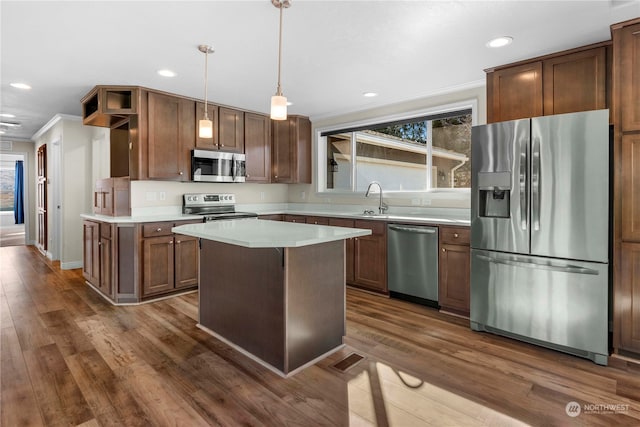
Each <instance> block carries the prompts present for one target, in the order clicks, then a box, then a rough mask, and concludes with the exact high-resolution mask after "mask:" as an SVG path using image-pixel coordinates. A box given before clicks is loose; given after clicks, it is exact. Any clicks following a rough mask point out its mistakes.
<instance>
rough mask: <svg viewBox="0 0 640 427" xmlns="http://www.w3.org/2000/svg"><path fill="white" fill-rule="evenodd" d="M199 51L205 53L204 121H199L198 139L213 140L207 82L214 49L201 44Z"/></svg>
mask: <svg viewBox="0 0 640 427" xmlns="http://www.w3.org/2000/svg"><path fill="white" fill-rule="evenodd" d="M198 50H199V51H200V52H202V53H204V119H202V120H199V121H198V137H200V138H207V139H211V138H213V122H212V121H211V120H209V114H208V113H207V80H208V72H209V69H208V68H209V67H208V66H209V54H210V53H213V52H214V50H213V47H212V46H209V45H207V44H201V45H200V46H198Z"/></svg>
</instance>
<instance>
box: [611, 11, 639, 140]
mask: <svg viewBox="0 0 640 427" xmlns="http://www.w3.org/2000/svg"><path fill="white" fill-rule="evenodd" d="M615 31H616V33H617V34H616V36H615V37H614V40H615V43H616V49H617V52H616V59H617V61H618V63H617V64H616V65H617V66H618V67H619V70H620V76H619V78H620V84H619V85H618V88H619V89H620V94H619V96H620V102H621V105H622V106H623V108H621V111H620V113H621V117H620V128H621V130H622V131H623V132H632V131H640V101H639V100H640V78H638V75H640V21H639V20H637V19H636V20H633V21H630V22H629V23H628V25H623V26H621V27H619V28H615Z"/></svg>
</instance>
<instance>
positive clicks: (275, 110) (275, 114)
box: [271, 0, 291, 120]
mask: <svg viewBox="0 0 640 427" xmlns="http://www.w3.org/2000/svg"><path fill="white" fill-rule="evenodd" d="M271 4H273V5H274V6H275V7H277V8H278V9H280V33H279V39H278V88H277V89H276V94H275V95H273V96H272V97H271V119H272V120H287V98H286V97H284V96H283V95H282V87H281V86H280V68H281V63H282V9H286V8H288V7H290V6H291V1H290V0H271Z"/></svg>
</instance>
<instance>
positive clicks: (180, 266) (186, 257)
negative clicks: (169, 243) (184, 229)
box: [173, 234, 200, 289]
mask: <svg viewBox="0 0 640 427" xmlns="http://www.w3.org/2000/svg"><path fill="white" fill-rule="evenodd" d="M174 241H175V242H174V245H173V249H174V250H175V253H174V263H175V271H174V273H175V287H176V289H181V288H188V287H191V286H197V285H198V260H199V259H200V258H199V247H198V238H197V237H191V236H184V235H181V234H175V235H174Z"/></svg>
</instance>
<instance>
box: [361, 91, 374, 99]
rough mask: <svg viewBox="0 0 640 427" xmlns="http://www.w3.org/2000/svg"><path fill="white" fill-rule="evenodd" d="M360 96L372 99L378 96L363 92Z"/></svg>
mask: <svg viewBox="0 0 640 427" xmlns="http://www.w3.org/2000/svg"><path fill="white" fill-rule="evenodd" d="M362 96H366V97H367V98H373V97H374V96H378V94H377V93H375V92H364V93H363V94H362Z"/></svg>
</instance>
